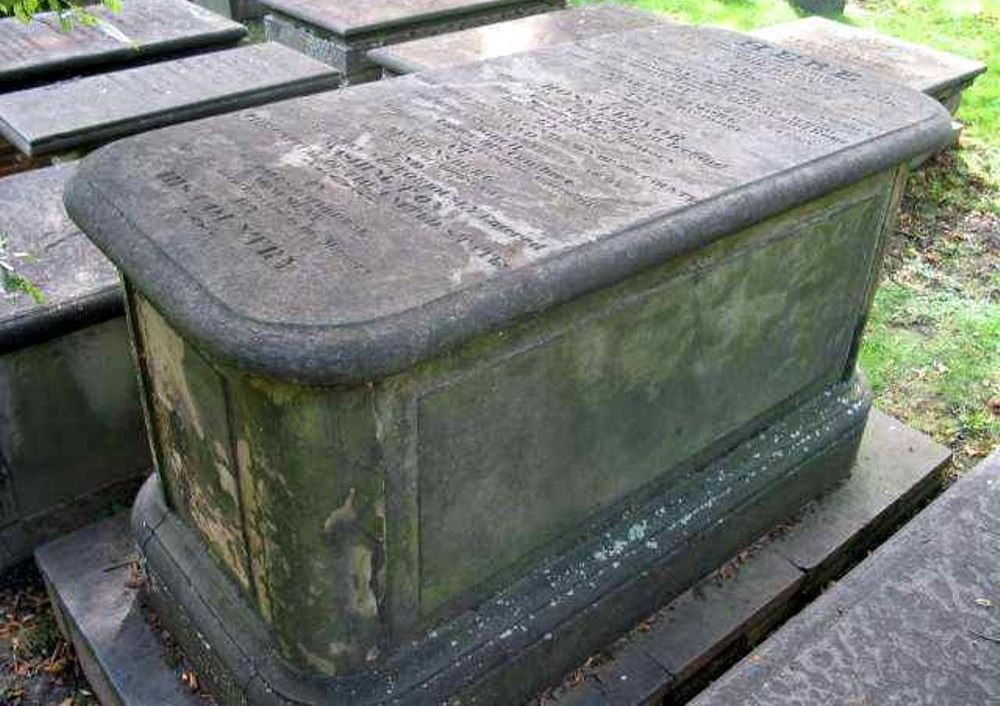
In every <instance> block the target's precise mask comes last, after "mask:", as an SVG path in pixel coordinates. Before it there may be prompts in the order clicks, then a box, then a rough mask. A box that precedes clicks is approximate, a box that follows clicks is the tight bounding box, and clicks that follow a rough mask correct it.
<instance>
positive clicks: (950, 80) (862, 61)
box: [752, 17, 986, 113]
mask: <svg viewBox="0 0 1000 706" xmlns="http://www.w3.org/2000/svg"><path fill="white" fill-rule="evenodd" d="M752 34H754V35H755V36H757V37H760V38H761V39H763V40H765V41H767V42H772V43H774V44H778V45H780V46H783V47H787V48H788V49H790V50H791V51H793V52H795V53H796V55H797V54H798V53H801V54H806V55H808V56H812V57H816V58H817V59H820V60H823V61H829V62H831V63H835V64H837V65H840V66H846V67H848V68H851V69H854V70H856V71H860V72H863V73H869V74H873V75H876V76H879V77H882V78H886V79H890V80H893V81H899V82H900V83H904V84H906V85H907V86H909V87H910V88H913V89H914V90H917V91H923V92H924V93H926V94H928V95H930V96H933V97H934V98H936V99H937V100H939V101H940V102H941V103H942V104H944V106H945V107H946V108H947V109H948V110H949V111H951V112H952V113H955V112H956V111H957V110H958V107H959V105H960V104H961V102H962V92H963V91H965V89H967V88H968V87H969V86H971V85H972V82H973V81H975V80H976V77H977V76H979V75H980V74H982V73H983V72H985V71H986V66H985V65H984V64H982V63H981V62H979V61H976V60H974V59H967V58H965V57H963V56H956V55H955V54H949V53H947V52H943V51H938V50H937V49H932V48H931V47H926V46H922V45H920V44H912V43H910V42H904V41H903V40H901V39H896V38H895V37H889V36H886V35H883V34H878V33H875V32H869V31H867V30H864V29H860V28H858V27H851V26H849V25H846V24H843V23H842V22H834V21H833V20H826V19H823V18H822V17H807V18H805V19H801V20H796V21H794V22H785V23H783V24H779V25H774V26H772V27H763V28H761V29H758V30H755V31H754V32H752Z"/></svg>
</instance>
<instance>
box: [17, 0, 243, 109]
mask: <svg viewBox="0 0 1000 706" xmlns="http://www.w3.org/2000/svg"><path fill="white" fill-rule="evenodd" d="M91 11H92V12H93V13H94V15H95V16H96V17H98V18H99V19H100V20H102V21H103V23H102V24H98V25H96V26H74V28H73V31H72V32H67V31H65V30H63V29H62V28H61V27H60V25H59V19H58V17H57V16H56V15H55V14H53V13H51V12H46V13H42V14H40V15H38V16H37V17H36V18H35V19H34V20H33V21H32V22H30V23H27V24H26V23H24V22H21V21H20V20H18V19H15V18H13V17H11V18H5V19H0V93H2V92H4V91H10V90H17V89H21V88H25V87H28V86H30V85H32V84H35V83H40V82H46V81H54V80H59V79H64V78H69V77H70V76H75V75H78V74H80V73H82V72H86V71H89V70H93V69H95V68H102V67H103V68H106V67H108V66H112V65H113V66H124V65H126V64H134V63H137V62H139V61H147V60H150V59H158V58H162V57H165V56H166V57H169V56H175V55H177V54H179V53H182V52H188V51H197V50H202V49H205V48H209V47H215V46H225V45H227V44H235V43H236V42H238V41H239V40H240V39H242V38H243V37H244V36H246V28H245V27H243V25H240V24H237V23H236V22H230V21H229V20H227V19H225V18H223V17H219V16H218V15H216V14H214V13H212V12H209V11H208V10H205V9H203V8H200V7H198V6H197V5H194V4H192V3H190V2H187V0H129V1H128V2H125V3H122V7H121V11H120V12H118V13H112V12H111V11H110V10H107V9H105V8H102V7H94V8H92V10H91Z"/></svg>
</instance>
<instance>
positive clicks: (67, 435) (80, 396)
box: [0, 167, 150, 566]
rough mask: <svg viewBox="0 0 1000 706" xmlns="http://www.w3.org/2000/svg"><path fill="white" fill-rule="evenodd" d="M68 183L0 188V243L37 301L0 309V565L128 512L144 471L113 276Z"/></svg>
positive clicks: (65, 170)
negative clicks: (118, 507) (120, 508)
mask: <svg viewBox="0 0 1000 706" xmlns="http://www.w3.org/2000/svg"><path fill="white" fill-rule="evenodd" d="M72 173H73V169H72V168H71V167H52V168H48V169H41V170H37V171H34V172H30V173H27V174H22V175H17V176H12V177H8V178H6V179H3V180H0V234H2V235H3V237H4V238H5V239H6V240H7V241H8V246H7V247H8V252H9V253H23V254H24V255H25V256H26V257H23V258H22V257H19V258H17V259H16V260H15V262H16V264H17V265H18V270H19V272H21V273H22V274H23V275H25V276H26V277H27V278H29V279H30V280H31V281H32V282H33V283H34V284H35V285H37V286H38V287H39V288H40V289H41V290H42V292H43V294H44V295H45V301H44V302H42V303H37V302H35V301H34V300H32V299H31V298H30V297H27V296H20V297H18V298H16V299H11V298H7V297H5V298H4V299H2V300H0V476H2V478H0V485H2V489H0V494H2V495H3V497H4V500H3V501H0V566H3V565H7V564H9V563H12V562H14V561H17V560H20V559H24V558H27V557H28V556H30V554H31V550H32V549H33V548H34V547H35V546H36V545H37V544H38V543H39V542H41V541H44V540H46V539H49V538H51V537H53V536H56V535H57V534H59V533H61V532H65V531H69V530H72V529H75V528H77V527H80V526H82V525H84V524H87V523H88V522H91V521H93V519H94V518H96V517H99V516H100V515H101V514H102V513H104V512H106V511H107V509H108V507H109V506H110V505H111V504H112V503H114V502H129V500H130V498H131V496H132V494H133V493H134V492H135V489H136V487H137V485H138V481H139V480H140V479H141V478H142V477H144V476H145V475H146V473H148V469H149V467H150V460H149V451H148V445H147V442H146V440H145V438H144V436H145V435H144V433H143V432H144V430H143V426H142V415H141V411H140V401H139V392H138V388H137V385H136V378H135V373H134V371H133V363H132V358H131V354H130V352H129V343H128V334H127V330H126V327H125V321H124V318H123V316H122V315H123V313H124V308H123V306H122V295H121V288H120V285H119V283H118V278H117V275H116V273H115V270H114V267H113V266H112V265H111V263H110V262H108V261H107V260H106V259H105V258H104V256H103V255H101V253H100V252H99V251H98V250H97V249H96V248H95V247H94V246H93V245H92V244H91V243H90V241H88V240H87V238H86V236H84V235H83V234H82V233H81V232H80V231H79V230H78V229H77V228H76V226H74V225H73V223H72V222H71V221H70V220H69V217H68V216H67V215H66V212H65V210H64V209H63V206H62V189H63V186H64V184H65V182H66V180H67V179H68V178H69V176H70V175H71V174H72Z"/></svg>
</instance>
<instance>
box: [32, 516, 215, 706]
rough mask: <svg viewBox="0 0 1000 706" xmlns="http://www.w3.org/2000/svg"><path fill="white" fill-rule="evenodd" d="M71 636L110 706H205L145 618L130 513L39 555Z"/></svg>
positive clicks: (86, 670)
mask: <svg viewBox="0 0 1000 706" xmlns="http://www.w3.org/2000/svg"><path fill="white" fill-rule="evenodd" d="M35 558H36V561H37V562H38V567H39V569H40V570H41V572H42V576H44V578H45V583H46V586H47V587H48V590H49V595H50V597H51V598H52V605H53V607H54V608H55V611H56V616H57V618H58V619H59V624H60V627H61V628H62V630H63V632H64V633H65V634H66V635H67V636H68V637H69V638H70V639H71V641H72V643H73V645H74V647H75V648H76V655H77V659H78V661H79V663H80V665H81V667H82V669H83V673H84V674H85V675H86V677H87V681H88V682H89V683H90V685H91V687H92V688H93V690H94V693H95V695H96V696H97V698H98V699H99V700H100V702H101V703H102V704H119V705H120V706H141V705H144V704H149V705H150V706H152V705H153V704H156V705H158V706H198V704H204V703H205V702H204V701H203V700H202V699H200V698H199V697H197V696H196V695H194V694H192V693H191V691H190V690H189V689H188V688H187V687H186V686H185V685H184V683H183V682H182V681H181V675H180V670H179V669H178V668H176V667H173V668H172V667H168V666H167V653H166V649H165V646H164V644H163V642H162V641H161V640H160V639H158V637H157V635H156V634H155V633H154V632H153V630H152V629H151V628H150V626H149V624H148V623H147V622H146V618H145V616H144V615H143V607H142V602H141V595H140V592H141V589H142V584H141V580H138V579H139V578H140V577H141V573H139V572H138V569H139V566H138V561H139V558H138V555H137V553H136V549H135V540H134V538H133V537H132V533H131V532H130V531H129V526H128V513H119V514H117V515H115V516H113V517H109V518H107V519H104V520H101V521H100V522H97V523H95V524H92V525H89V526H87V527H85V528H83V529H80V530H78V531H77V532H74V533H73V534H71V535H69V536H66V537H61V538H60V539H57V540H55V541H53V542H50V543H49V544H46V545H45V546H43V547H41V548H40V549H39V550H38V552H37V553H36V555H35Z"/></svg>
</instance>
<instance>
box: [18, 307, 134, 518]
mask: <svg viewBox="0 0 1000 706" xmlns="http://www.w3.org/2000/svg"><path fill="white" fill-rule="evenodd" d="M0 399H2V402H0V448H2V453H3V456H4V457H5V458H6V460H7V464H8V466H9V471H10V473H11V475H12V479H13V487H14V491H15V494H16V497H17V508H18V513H19V514H20V515H21V516H29V515H32V514H35V513H38V512H42V511H44V510H46V509H48V508H51V507H53V506H55V505H57V504H59V503H62V502H66V501H68V500H72V499H73V498H77V497H80V496H83V495H87V494H89V493H92V492H94V491H96V490H98V489H100V488H102V487H104V486H107V485H110V484H112V483H114V482H117V481H120V480H124V479H127V478H133V477H138V476H139V475H140V474H141V473H142V472H144V471H145V470H146V469H148V468H149V465H150V461H149V451H148V448H147V446H146V442H145V435H144V434H143V431H142V417H141V413H140V409H139V394H138V391H137V389H136V382H135V374H134V372H133V369H132V358H131V356H130V355H129V349H128V338H127V334H126V329H125V324H124V321H123V320H122V319H121V318H115V319H111V320H110V321H106V322H104V323H101V324H97V325H95V326H90V327H87V328H84V329H81V330H79V331H76V332H74V333H72V334H69V335H67V336H62V337H58V338H55V339H52V340H50V341H47V342H44V343H40V344H38V345H34V346H30V347H28V348H24V349H21V350H18V351H14V352H11V353H8V354H6V355H4V356H0Z"/></svg>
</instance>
